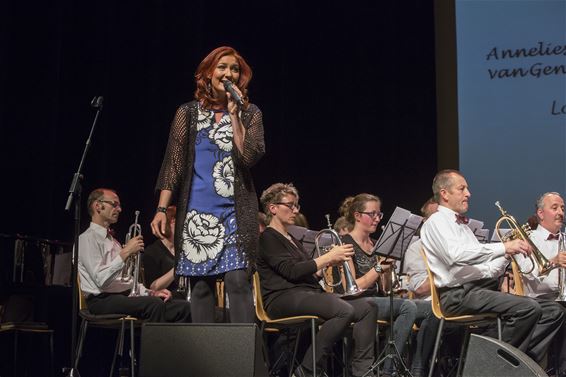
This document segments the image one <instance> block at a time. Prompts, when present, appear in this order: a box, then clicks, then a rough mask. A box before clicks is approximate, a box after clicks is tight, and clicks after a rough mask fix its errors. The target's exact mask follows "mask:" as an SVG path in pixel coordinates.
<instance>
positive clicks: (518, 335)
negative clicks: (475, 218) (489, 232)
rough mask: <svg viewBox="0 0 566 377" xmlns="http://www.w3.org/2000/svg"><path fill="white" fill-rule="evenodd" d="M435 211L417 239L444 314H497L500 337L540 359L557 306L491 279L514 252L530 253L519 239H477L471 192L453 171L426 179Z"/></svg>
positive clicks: (559, 320)
mask: <svg viewBox="0 0 566 377" xmlns="http://www.w3.org/2000/svg"><path fill="white" fill-rule="evenodd" d="M432 190H433V193H434V197H435V199H436V200H437V201H438V203H439V207H438V212H436V213H435V214H433V215H432V216H431V217H430V218H429V219H428V220H427V221H426V222H425V223H424V225H423V227H422V229H421V239H422V243H423V246H424V249H425V253H426V255H427V258H428V260H429V265H430V269H431V271H432V272H433V273H434V276H435V284H436V286H437V287H438V291H439V296H440V304H441V306H442V310H443V311H444V312H445V313H446V314H447V315H462V314H477V313H497V314H499V315H500V317H501V319H502V323H503V329H502V338H503V341H505V342H507V343H510V344H511V345H513V346H515V347H517V348H519V349H520V350H521V351H523V352H525V353H526V354H528V355H529V356H530V357H532V358H533V359H534V360H535V361H537V362H539V363H540V362H541V361H542V360H543V358H544V355H545V353H546V350H547V349H548V346H549V345H550V342H551V341H552V339H553V337H554V336H555V334H556V333H557V332H558V330H559V329H560V327H561V326H562V324H563V322H564V312H563V310H562V309H561V307H560V305H559V304H557V303H555V302H552V301H537V300H534V299H532V298H528V297H521V296H515V295H512V294H508V293H502V292H500V291H499V290H498V288H499V287H498V281H497V278H498V277H499V276H500V275H502V274H503V272H504V270H505V267H506V266H507V264H508V263H509V258H510V256H511V255H514V254H528V253H530V251H531V249H530V245H529V243H528V242H526V241H523V240H513V241H508V242H505V243H496V244H481V243H480V242H479V241H478V240H477V239H476V237H475V235H474V234H473V233H472V231H471V230H470V228H469V227H468V226H467V225H466V223H467V218H465V216H464V214H465V213H466V212H467V211H468V200H469V198H470V196H471V193H470V191H469V190H468V184H467V182H466V179H465V178H464V177H463V176H462V175H461V174H460V172H458V171H456V170H443V171H441V172H439V173H438V174H437V175H436V176H435V178H434V180H433V184H432Z"/></svg>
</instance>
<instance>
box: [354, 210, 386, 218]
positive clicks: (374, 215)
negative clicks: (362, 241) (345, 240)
mask: <svg viewBox="0 0 566 377" xmlns="http://www.w3.org/2000/svg"><path fill="white" fill-rule="evenodd" d="M359 213H363V214H364V215H368V216H369V217H371V218H372V219H376V218H377V219H380V220H381V219H383V212H376V211H372V212H359Z"/></svg>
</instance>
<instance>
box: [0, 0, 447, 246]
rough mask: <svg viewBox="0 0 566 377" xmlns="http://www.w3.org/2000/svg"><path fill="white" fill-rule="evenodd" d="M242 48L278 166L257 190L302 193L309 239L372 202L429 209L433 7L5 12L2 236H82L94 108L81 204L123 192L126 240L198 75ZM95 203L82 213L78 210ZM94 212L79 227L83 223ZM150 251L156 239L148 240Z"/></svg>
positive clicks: (150, 4) (261, 168) (270, 166)
mask: <svg viewBox="0 0 566 377" xmlns="http://www.w3.org/2000/svg"><path fill="white" fill-rule="evenodd" d="M221 45H231V46H234V47H235V48H236V49H238V50H239V51H240V52H241V53H242V55H243V56H244V57H245V58H246V59H247V61H248V62H249V63H250V65H251V66H252V68H253V70H254V78H253V80H252V83H251V86H250V98H251V100H252V102H254V103H256V104H258V105H259V107H260V108H261V109H262V110H263V114H264V125H265V135H266V144H267V155H266V156H265V158H264V159H263V160H262V161H261V162H260V163H259V164H258V165H257V166H256V167H255V168H254V170H253V172H254V176H255V184H256V188H257V190H258V195H259V194H260V193H261V191H262V190H263V189H265V188H266V187H267V186H268V185H270V184H271V183H274V182H277V181H282V182H290V181H292V182H294V183H295V184H296V186H297V187H298V189H299V191H300V193H301V204H302V207H303V211H304V213H305V214H306V216H307V218H308V220H309V221H310V223H311V226H312V227H313V228H321V227H323V226H324V225H325V221H324V218H323V215H324V214H325V213H331V214H332V218H333V219H335V218H336V217H337V214H336V210H337V208H338V206H339V204H340V202H341V200H342V199H343V198H344V197H345V196H347V195H352V194H356V193H359V192H371V193H374V194H377V195H379V196H380V197H381V198H382V200H383V207H384V208H383V209H384V212H385V213H386V218H387V216H388V215H389V214H390V213H391V212H392V210H393V208H394V207H395V206H396V205H400V206H403V207H405V208H408V209H411V210H418V208H419V207H420V205H421V204H422V203H423V202H424V201H425V200H426V199H427V198H428V197H429V196H430V195H431V189H430V184H431V181H432V177H433V175H434V173H435V170H436V160H437V159H436V128H435V106H436V100H435V88H434V83H435V72H434V19H433V1H432V0H428V1H423V0H407V1H401V2H397V1H391V2H383V1H349V2H347V1H298V0H289V1H280V2H273V1H265V0H261V1H260V0H257V1H244V2H233V1H205V0H199V1H132V0H129V1H111V0H99V1H97V2H84V1H70V0H53V1H31V2H26V1H6V2H4V3H3V5H2V6H1V10H0V131H1V135H2V136H1V137H0V140H1V141H0V143H1V144H0V153H1V154H0V157H1V159H0V161H1V164H2V175H3V182H2V185H1V186H2V196H1V199H2V208H3V209H4V211H3V216H1V217H2V219H1V223H0V233H7V234H13V233H16V232H19V233H25V234H28V235H32V236H38V237H46V238H50V239H61V240H71V239H72V216H71V215H69V214H66V213H65V212H64V211H63V208H64V205H65V201H66V198H67V190H68V187H69V183H70V180H71V178H72V174H73V172H74V171H75V170H76V168H77V165H78V161H79V158H80V154H81V152H82V149H83V146H84V143H85V141H86V137H87V135H88V131H89V129H90V125H91V123H92V120H93V116H94V111H93V109H91V108H90V106H89V103H90V100H91V99H92V98H93V96H98V95H102V96H104V110H103V114H102V117H101V119H100V124H99V127H98V129H97V131H96V135H95V138H94V140H93V144H92V149H91V153H90V155H89V158H88V161H87V164H86V169H85V171H84V173H85V185H84V186H85V187H84V194H83V202H84V201H85V200H86V196H87V195H88V192H90V190H92V189H93V188H95V187H98V186H107V187H112V188H115V189H116V190H118V193H119V194H120V197H121V200H122V202H123V203H124V211H123V214H122V218H121V221H120V223H119V225H118V226H117V228H118V234H122V235H123V234H124V233H125V231H126V229H127V227H128V225H129V224H130V223H131V222H133V218H134V217H133V212H134V210H136V209H139V210H141V213H142V214H141V222H142V224H143V226H144V231H145V232H146V233H147V234H148V235H149V226H148V224H149V222H150V221H151V218H152V216H153V213H154V208H155V206H156V195H155V193H154V183H155V179H156V177H157V173H158V170H159V167H160V164H161V158H162V155H163V152H164V149H165V146H166V141H167V135H168V130H169V125H170V122H171V120H172V118H173V115H174V112H175V109H176V107H177V106H178V105H179V104H181V103H183V102H186V101H189V100H191V99H192V96H193V92H194V84H193V74H194V71H195V69H196V66H197V64H198V63H199V62H200V61H201V60H202V58H204V56H205V55H206V54H207V53H208V52H209V51H210V50H212V49H213V48H215V47H217V46H221ZM83 208H84V206H83ZM87 217H88V216H87V215H86V210H85V211H84V212H83V223H84V226H86V224H87V223H88V219H87ZM148 242H149V239H148Z"/></svg>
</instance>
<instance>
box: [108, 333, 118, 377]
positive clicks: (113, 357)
mask: <svg viewBox="0 0 566 377" xmlns="http://www.w3.org/2000/svg"><path fill="white" fill-rule="evenodd" d="M119 348H120V334H119V333H118V334H117V335H116V346H115V347H114V356H112V365H111V366H110V377H112V376H114V368H115V367H116V356H117V355H118V349H119Z"/></svg>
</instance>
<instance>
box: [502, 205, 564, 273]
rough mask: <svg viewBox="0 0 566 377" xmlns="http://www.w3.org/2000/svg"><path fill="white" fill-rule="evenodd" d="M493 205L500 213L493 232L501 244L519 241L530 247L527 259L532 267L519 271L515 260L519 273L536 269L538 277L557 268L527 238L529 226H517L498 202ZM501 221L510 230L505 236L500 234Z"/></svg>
mask: <svg viewBox="0 0 566 377" xmlns="http://www.w3.org/2000/svg"><path fill="white" fill-rule="evenodd" d="M495 205H496V206H497V208H499V211H500V212H501V217H500V218H499V220H497V222H496V223H495V231H496V232H497V236H498V237H499V239H500V240H501V242H507V241H511V240H516V239H519V240H523V241H525V242H527V243H528V244H529V245H530V246H531V249H532V253H531V255H529V259H530V260H531V264H532V267H531V269H530V270H528V271H523V270H521V266H520V265H519V263H517V260H515V262H516V263H517V266H518V267H519V272H520V273H521V274H523V275H527V274H530V273H531V272H533V270H534V269H535V267H538V274H539V276H545V275H548V273H549V272H550V271H551V270H552V269H554V268H556V267H557V266H555V265H554V264H552V263H551V262H550V261H549V260H548V259H547V258H546V257H545V256H544V254H543V253H541V251H540V250H539V249H538V248H537V247H536V245H535V244H534V243H533V241H532V240H531V238H530V237H529V235H530V234H531V227H530V226H529V224H524V225H522V226H521V225H519V223H518V222H517V220H515V218H514V217H513V216H511V215H509V214H508V213H507V211H505V210H504V209H503V208H502V207H501V205H500V204H499V201H497V202H495ZM503 221H506V222H507V225H508V228H510V229H511V231H510V232H509V233H507V234H501V223H502V222H503ZM513 258H514V256H513Z"/></svg>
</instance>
